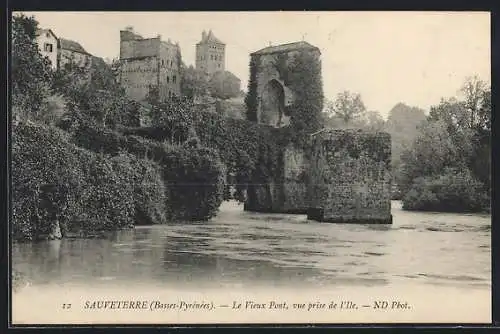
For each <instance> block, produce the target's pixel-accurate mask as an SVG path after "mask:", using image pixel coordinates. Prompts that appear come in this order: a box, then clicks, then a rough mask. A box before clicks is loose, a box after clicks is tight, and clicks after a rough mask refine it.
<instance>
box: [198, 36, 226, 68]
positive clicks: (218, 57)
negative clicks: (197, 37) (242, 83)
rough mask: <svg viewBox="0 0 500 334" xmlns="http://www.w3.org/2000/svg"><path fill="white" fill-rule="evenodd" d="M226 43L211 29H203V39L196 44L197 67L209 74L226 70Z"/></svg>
mask: <svg viewBox="0 0 500 334" xmlns="http://www.w3.org/2000/svg"><path fill="white" fill-rule="evenodd" d="M225 61H226V44H224V43H223V42H221V41H220V40H219V39H218V38H217V37H215V35H214V34H213V33H212V30H210V31H209V32H208V34H207V32H206V31H203V33H202V34H201V41H200V42H199V43H198V44H196V69H197V70H200V71H203V72H205V74H207V76H210V75H212V74H213V73H215V72H217V71H224V70H225Z"/></svg>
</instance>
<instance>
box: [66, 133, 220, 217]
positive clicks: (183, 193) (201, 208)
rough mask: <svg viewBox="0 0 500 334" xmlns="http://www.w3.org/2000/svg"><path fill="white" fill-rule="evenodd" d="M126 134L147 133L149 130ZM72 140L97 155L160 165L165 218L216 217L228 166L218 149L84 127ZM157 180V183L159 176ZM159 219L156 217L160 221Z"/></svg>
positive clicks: (193, 141)
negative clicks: (123, 157)
mask: <svg viewBox="0 0 500 334" xmlns="http://www.w3.org/2000/svg"><path fill="white" fill-rule="evenodd" d="M127 131H128V132H127V133H139V134H144V131H146V132H147V131H148V130H147V129H136V130H134V131H132V130H127ZM136 131H137V132H136ZM152 133H153V134H157V135H158V136H162V135H163V134H162V132H161V131H160V130H158V129H152ZM150 134H151V133H150ZM150 137H154V136H153V135H150ZM73 140H74V141H75V143H77V144H78V145H81V146H83V147H85V148H88V149H90V150H93V151H95V152H101V153H105V154H110V155H118V154H123V153H128V154H131V155H134V156H135V157H136V158H138V159H144V158H147V159H150V160H153V161H154V162H155V163H156V164H158V166H159V167H158V168H160V170H161V175H162V178H163V180H164V182H165V186H164V198H165V201H166V202H167V204H166V211H165V212H166V213H165V214H166V218H170V219H182V220H207V219H210V218H211V217H213V216H215V214H216V212H217V209H218V207H219V206H220V204H221V203H222V193H223V188H224V183H225V182H224V181H225V167H224V165H223V164H222V162H221V159H220V156H219V154H218V152H217V151H216V150H213V149H208V148H204V147H199V146H198V145H197V143H196V140H195V138H193V140H192V141H191V140H190V141H189V143H191V144H192V145H191V144H190V145H188V144H189V143H186V145H184V146H182V145H173V144H168V143H162V142H158V141H153V140H148V139H144V138H141V137H138V136H125V135H122V134H119V133H117V132H113V131H110V130H107V129H104V128H98V127H92V126H90V125H82V126H81V127H80V128H79V129H77V130H76V131H75V132H74V137H73ZM155 179H156V180H158V177H155ZM158 189H160V187H159V188H158ZM158 189H157V190H155V191H159V190H158ZM156 205H157V206H158V205H159V204H158V203H157V204H156ZM160 218H161V219H163V217H160ZM160 218H158V217H157V220H158V219H160ZM161 219H160V220H161Z"/></svg>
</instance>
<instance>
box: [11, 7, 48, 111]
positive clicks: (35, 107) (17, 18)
mask: <svg viewBox="0 0 500 334" xmlns="http://www.w3.org/2000/svg"><path fill="white" fill-rule="evenodd" d="M37 30H38V22H37V21H36V20H35V18H34V17H27V16H25V15H23V14H20V15H14V16H13V21H12V62H11V74H12V76H11V78H12V106H13V108H12V110H13V115H14V117H16V118H17V117H20V118H31V117H34V118H36V117H39V116H41V115H40V114H41V113H42V112H44V111H45V109H46V108H45V107H46V103H45V102H46V101H45V99H46V97H47V96H48V95H49V94H50V82H51V77H52V70H51V67H50V60H49V59H47V58H44V57H43V56H42V54H41V53H40V51H39V48H38V44H37V42H36V34H37Z"/></svg>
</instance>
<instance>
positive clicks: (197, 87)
mask: <svg viewBox="0 0 500 334" xmlns="http://www.w3.org/2000/svg"><path fill="white" fill-rule="evenodd" d="M207 89H208V82H207V80H206V78H205V74H204V73H203V72H201V71H199V70H197V69H195V68H194V67H193V66H192V65H191V66H189V67H187V68H186V67H181V95H182V96H184V97H187V98H189V99H193V98H194V97H196V96H200V95H205V94H206V92H207Z"/></svg>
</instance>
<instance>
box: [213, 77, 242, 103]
mask: <svg viewBox="0 0 500 334" xmlns="http://www.w3.org/2000/svg"><path fill="white" fill-rule="evenodd" d="M240 86H241V81H240V79H238V78H237V77H236V76H235V75H234V74H232V73H231V72H229V71H218V72H215V73H214V74H213V75H212V77H211V78H210V80H209V81H208V90H209V92H210V94H211V95H212V96H213V97H215V98H218V99H222V100H227V99H229V98H232V97H237V96H238V95H239V93H240Z"/></svg>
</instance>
